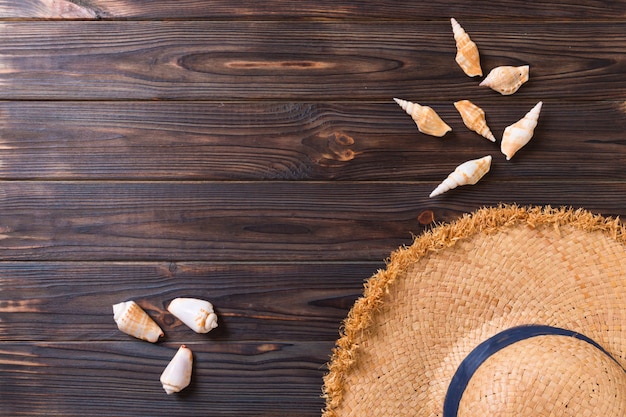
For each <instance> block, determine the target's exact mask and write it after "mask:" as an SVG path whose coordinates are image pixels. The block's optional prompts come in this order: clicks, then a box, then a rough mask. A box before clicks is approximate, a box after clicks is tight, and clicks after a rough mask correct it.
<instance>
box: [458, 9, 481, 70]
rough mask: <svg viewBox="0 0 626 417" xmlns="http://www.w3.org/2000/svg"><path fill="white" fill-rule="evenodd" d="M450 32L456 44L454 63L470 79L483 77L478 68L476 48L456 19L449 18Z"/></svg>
mask: <svg viewBox="0 0 626 417" xmlns="http://www.w3.org/2000/svg"><path fill="white" fill-rule="evenodd" d="M450 23H452V32H453V33H454V40H455V42H456V58H455V61H456V63H457V64H459V66H460V67H461V69H462V70H463V72H465V74H467V75H469V76H470V77H475V76H477V75H478V76H481V77H482V76H483V70H482V69H481V68H480V55H479V54H478V47H477V46H476V44H475V43H474V42H472V40H471V39H470V37H469V35H468V34H467V33H466V32H465V30H464V29H463V28H462V27H461V25H459V22H457V21H456V19H454V18H451V19H450Z"/></svg>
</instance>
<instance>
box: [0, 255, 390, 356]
mask: <svg viewBox="0 0 626 417" xmlns="http://www.w3.org/2000/svg"><path fill="white" fill-rule="evenodd" d="M383 266H384V265H383V262H382V260H381V261H380V262H379V263H351V262H348V263H303V264H300V263H296V264H294V263H287V264H284V263H280V264H276V263H264V264H258V263H252V264H250V263H245V264H230V263H229V264H215V263H188V262H178V263H174V262H169V263H167V262H158V263H116V262H98V263H90V262H87V263H85V262H61V263H58V262H52V263H50V262H43V263H42V262H2V263H0V276H2V280H0V346H1V343H2V342H19V341H25V340H27V341H39V342H44V341H46V342H64V341H65V342H77V341H82V342H88V341H104V342H124V341H131V340H134V339H132V338H131V337H129V336H127V335H126V334H124V333H122V332H120V331H119V330H118V329H117V326H116V324H115V322H114V321H113V313H112V308H111V306H112V305H113V304H117V303H119V302H122V301H126V300H135V301H136V302H137V303H138V304H139V305H140V306H141V307H142V308H143V309H144V310H145V311H146V312H147V313H148V314H149V315H150V316H151V317H152V318H153V319H154V320H155V321H156V322H157V323H158V324H159V326H160V327H161V329H162V330H163V331H164V333H165V336H164V337H163V338H161V339H160V341H159V343H160V344H163V343H169V344H172V343H225V342H229V343H230V342H250V341H258V340H266V339H268V336H269V335H271V338H272V340H274V341H275V342H278V341H281V342H296V341H300V342H304V341H322V340H324V341H334V340H335V339H336V338H337V337H338V335H339V325H340V322H341V321H342V320H343V319H344V317H345V316H346V315H347V313H348V310H349V308H350V307H351V306H352V304H353V303H354V301H355V299H356V298H357V297H359V296H360V295H361V294H362V291H363V282H364V281H365V280H366V279H367V278H369V277H370V276H371V275H373V274H374V273H375V272H376V270H377V269H378V268H381V267H383ZM176 297H196V298H201V299H206V300H209V301H210V302H211V303H212V304H213V305H214V308H215V310H216V313H217V314H218V322H219V326H218V327H217V328H216V329H214V330H212V331H211V332H210V333H208V334H196V333H194V332H192V331H191V330H190V329H189V328H187V327H186V326H185V325H183V324H182V323H181V322H180V321H179V320H177V319H176V318H175V317H174V316H172V315H171V314H170V313H169V312H168V311H167V306H168V304H169V303H170V301H171V300H172V299H174V298H176ZM0 350H1V348H0Z"/></svg>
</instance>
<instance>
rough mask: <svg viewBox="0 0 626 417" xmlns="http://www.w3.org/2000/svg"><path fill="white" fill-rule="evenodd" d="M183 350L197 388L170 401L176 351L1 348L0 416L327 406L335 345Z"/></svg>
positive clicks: (222, 412) (265, 411) (94, 346)
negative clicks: (166, 374)
mask: <svg viewBox="0 0 626 417" xmlns="http://www.w3.org/2000/svg"><path fill="white" fill-rule="evenodd" d="M186 345H187V346H189V348H190V349H191V350H192V352H193V353H194V369H193V371H194V372H193V377H192V384H191V385H190V386H189V387H188V388H187V389H186V390H185V391H183V393H181V394H180V395H172V396H168V395H166V394H165V392H164V391H163V390H162V388H161V384H160V382H159V376H160V374H161V372H163V369H164V368H165V366H166V365H167V363H168V362H169V361H170V359H171V358H172V356H173V355H174V353H175V352H176V349H177V348H178V347H179V344H156V345H153V344H150V343H147V342H143V341H137V342H134V343H130V342H106V343H99V342H90V343H33V342H30V343H19V342H14V343H3V344H2V350H1V351H0V363H1V364H2V367H0V380H2V382H3V390H2V392H0V401H1V402H2V404H3V407H2V409H1V410H0V415H3V416H31V415H63V416H85V415H98V416H136V415H137V414H138V410H140V413H141V414H143V415H164V414H167V415H206V414H207V413H208V414H210V415H212V416H236V415H239V416H244V415H246V416H247V415H249V416H252V415H298V416H315V415H319V413H320V411H319V410H320V409H321V408H322V407H323V400H322V399H321V386H322V375H323V372H324V369H325V368H324V366H323V364H324V363H326V362H327V361H328V356H326V355H325V354H324V353H323V352H329V351H330V349H331V347H332V342H325V341H322V342H314V341H311V342H290V343H276V342H275V341H274V340H272V339H268V340H260V341H257V342H249V343H226V342H222V343H194V342H191V343H186ZM42 397H43V398H42Z"/></svg>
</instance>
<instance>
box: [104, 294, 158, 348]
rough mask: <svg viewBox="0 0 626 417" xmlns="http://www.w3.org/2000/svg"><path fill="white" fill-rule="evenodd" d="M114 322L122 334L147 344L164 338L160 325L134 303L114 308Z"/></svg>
mask: <svg viewBox="0 0 626 417" xmlns="http://www.w3.org/2000/svg"><path fill="white" fill-rule="evenodd" d="M113 320H115V323H117V328H118V329H120V330H121V331H122V332H124V333H126V334H128V335H130V336H133V337H136V338H137V339H141V340H145V341H147V342H152V343H154V342H156V341H157V340H159V337H161V336H163V331H162V330H161V328H160V327H159V325H158V324H156V323H155V322H154V320H152V319H151V318H150V316H148V314H147V313H146V312H145V311H143V310H142V308H141V307H139V305H138V304H137V303H136V302H134V301H125V302H122V303H119V304H115V305H114V306H113Z"/></svg>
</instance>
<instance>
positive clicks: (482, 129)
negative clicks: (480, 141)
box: [454, 100, 496, 142]
mask: <svg viewBox="0 0 626 417" xmlns="http://www.w3.org/2000/svg"><path fill="white" fill-rule="evenodd" d="M454 107H456V109H457V110H458V111H459V113H461V117H462V118H463V123H465V126H467V128H468V129H470V130H473V131H474V132H476V133H478V134H479V135H481V136H482V137H484V138H487V139H489V140H490V141H492V142H495V141H496V137H495V136H494V135H493V133H491V129H489V126H487V120H486V119H485V111H484V110H483V109H481V108H480V107H478V106H477V105H475V104H474V103H472V102H471V101H469V100H461V101H457V102H455V103H454Z"/></svg>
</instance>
